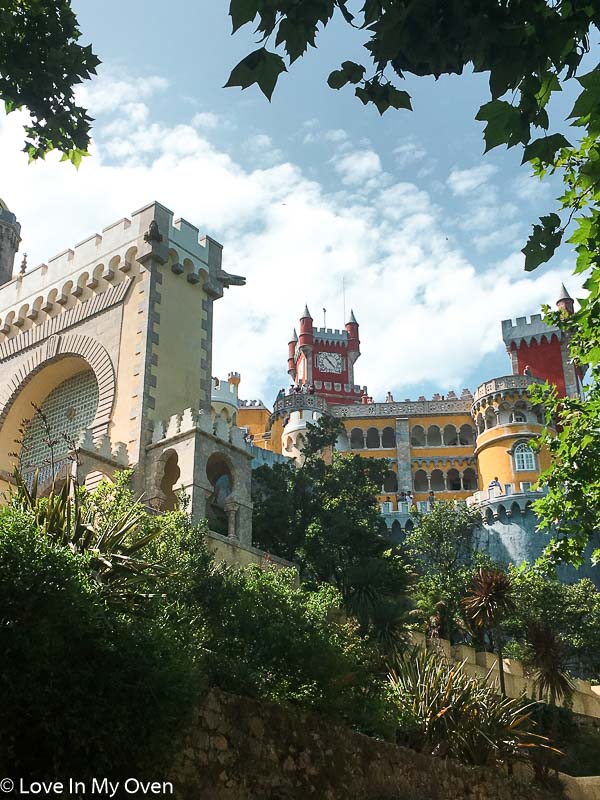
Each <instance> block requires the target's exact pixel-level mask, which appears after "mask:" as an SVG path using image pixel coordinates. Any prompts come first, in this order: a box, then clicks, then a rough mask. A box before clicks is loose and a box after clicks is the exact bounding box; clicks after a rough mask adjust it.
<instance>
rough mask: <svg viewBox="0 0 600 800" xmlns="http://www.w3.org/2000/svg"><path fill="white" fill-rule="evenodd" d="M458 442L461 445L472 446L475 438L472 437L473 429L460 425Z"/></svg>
mask: <svg viewBox="0 0 600 800" xmlns="http://www.w3.org/2000/svg"><path fill="white" fill-rule="evenodd" d="M458 441H459V444H462V445H468V444H473V442H474V441H475V437H474V436H473V428H472V427H471V426H470V425H461V428H460V435H459V437H458Z"/></svg>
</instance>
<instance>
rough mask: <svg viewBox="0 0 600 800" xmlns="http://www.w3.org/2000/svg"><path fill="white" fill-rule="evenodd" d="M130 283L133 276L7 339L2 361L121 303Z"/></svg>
mask: <svg viewBox="0 0 600 800" xmlns="http://www.w3.org/2000/svg"><path fill="white" fill-rule="evenodd" d="M130 285H131V278H126V279H125V280H124V281H121V282H120V283H117V284H116V286H112V287H111V288H110V289H107V290H106V291H105V292H102V294H96V295H94V296H93V297H91V298H90V299H89V300H86V301H84V302H83V303H79V304H78V305H76V306H73V308H70V309H68V311H64V312H63V313H62V314H58V315H57V316H56V317H50V319H47V320H45V321H44V322H43V323H42V324H41V325H34V326H33V327H31V328H29V330H26V331H23V332H22V333H20V334H18V335H17V336H15V337H13V338H11V339H6V340H5V341H4V342H2V344H0V361H3V360H4V359H7V358H12V356H15V355H16V354H17V353H20V352H22V351H23V350H27V348H29V347H35V345H36V344H38V343H39V342H41V341H43V340H44V339H48V337H50V336H52V335H53V334H57V333H59V332H60V331H64V330H67V329H68V328H71V327H73V326H74V325H77V324H78V323H80V322H83V320H85V319H89V318H90V317H93V316H95V315H96V314H100V313H101V312H102V311H106V310H107V309H109V308H112V306H114V305H117V303H121V302H122V301H123V300H124V299H125V295H126V294H127V290H128V289H129V287H130Z"/></svg>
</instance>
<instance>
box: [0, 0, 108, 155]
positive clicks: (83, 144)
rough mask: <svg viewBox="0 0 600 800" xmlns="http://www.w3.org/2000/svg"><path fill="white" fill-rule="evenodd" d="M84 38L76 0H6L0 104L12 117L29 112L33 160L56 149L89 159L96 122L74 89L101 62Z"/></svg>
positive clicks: (0, 6)
mask: <svg viewBox="0 0 600 800" xmlns="http://www.w3.org/2000/svg"><path fill="white" fill-rule="evenodd" d="M80 36H81V33H80V31H79V27H78V25H77V18H76V16H75V14H74V12H73V9H72V8H71V2H70V0H1V2H0V99H1V100H3V101H4V107H5V109H6V111H7V112H11V111H14V110H15V109H20V108H23V109H26V110H27V111H28V112H29V115H30V117H31V120H30V122H29V123H28V124H27V125H26V126H25V134H26V138H25V147H24V150H25V152H26V153H28V155H29V158H30V160H33V159H36V158H43V157H44V156H45V155H46V154H47V153H48V152H50V151H51V150H59V151H60V152H61V153H63V159H69V160H70V161H71V162H72V163H73V164H75V166H78V165H79V163H80V161H81V158H82V156H84V155H87V148H88V145H89V140H90V135H89V132H90V122H91V118H90V117H89V116H88V114H87V112H86V110H85V108H82V107H81V106H80V105H78V104H77V102H76V100H75V96H74V87H75V86H76V85H77V84H79V83H81V82H82V81H84V80H87V79H88V78H90V77H91V76H92V75H95V73H96V67H97V66H98V64H99V63H100V60H99V59H98V57H97V56H96V55H95V54H94V53H93V52H92V48H91V45H85V46H84V45H81V44H79V38H80Z"/></svg>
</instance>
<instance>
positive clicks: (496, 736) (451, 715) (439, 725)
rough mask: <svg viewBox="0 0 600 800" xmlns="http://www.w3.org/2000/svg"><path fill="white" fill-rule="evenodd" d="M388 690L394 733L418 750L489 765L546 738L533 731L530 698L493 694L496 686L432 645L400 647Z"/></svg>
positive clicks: (525, 753) (524, 755)
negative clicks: (395, 722)
mask: <svg viewBox="0 0 600 800" xmlns="http://www.w3.org/2000/svg"><path fill="white" fill-rule="evenodd" d="M390 690H391V697H392V700H393V702H394V703H395V705H396V707H397V709H398V717H399V720H400V733H402V732H403V730H404V732H406V738H407V743H408V744H409V745H410V746H412V747H415V748H416V749H418V750H421V751H423V752H427V753H430V754H434V755H442V756H449V757H453V758H457V759H459V760H460V761H463V762H465V763H467V764H473V765H478V766H486V765H487V766H489V765H492V764H496V763H499V762H504V763H511V762H512V761H516V760H526V759H528V758H529V757H530V755H531V752H532V750H536V749H538V748H543V749H547V748H548V744H547V739H546V738H545V737H543V736H540V735H538V734H536V733H535V732H534V728H535V723H534V722H533V720H532V718H531V714H532V711H533V709H534V708H535V706H536V704H535V703H525V702H524V701H523V699H522V698H502V699H499V698H498V693H497V687H496V686H494V685H493V684H492V685H487V684H485V683H484V682H482V681H480V680H478V679H477V678H474V677H472V676H470V675H467V673H466V672H465V670H464V665H463V664H459V665H456V664H450V663H448V661H447V660H446V659H445V658H444V657H443V656H442V655H441V654H440V653H439V652H437V651H435V650H424V649H414V650H413V651H411V652H406V653H404V654H403V655H402V657H401V658H400V659H399V660H398V663H397V667H396V670H395V671H394V672H393V673H392V674H391V675H390Z"/></svg>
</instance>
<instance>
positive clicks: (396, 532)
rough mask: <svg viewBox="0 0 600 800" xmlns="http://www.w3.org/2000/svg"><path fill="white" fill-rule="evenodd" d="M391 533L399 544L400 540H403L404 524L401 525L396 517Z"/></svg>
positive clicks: (393, 539)
mask: <svg viewBox="0 0 600 800" xmlns="http://www.w3.org/2000/svg"><path fill="white" fill-rule="evenodd" d="M391 534H392V541H393V542H394V543H396V544H398V543H399V542H401V541H402V538H403V536H402V526H401V525H400V523H399V522H398V520H397V519H395V520H394V521H393V522H392V530H391Z"/></svg>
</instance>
